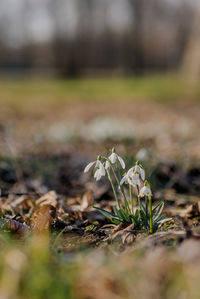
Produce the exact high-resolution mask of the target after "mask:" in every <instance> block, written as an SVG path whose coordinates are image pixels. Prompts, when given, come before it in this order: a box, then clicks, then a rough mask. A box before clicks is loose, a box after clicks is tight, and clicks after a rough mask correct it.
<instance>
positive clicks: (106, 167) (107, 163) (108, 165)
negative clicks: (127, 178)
mask: <svg viewBox="0 0 200 299" xmlns="http://www.w3.org/2000/svg"><path fill="white" fill-rule="evenodd" d="M109 167H110V162H108V161H106V165H105V169H108V168H109Z"/></svg>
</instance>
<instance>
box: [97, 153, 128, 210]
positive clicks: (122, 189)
mask: <svg viewBox="0 0 200 299" xmlns="http://www.w3.org/2000/svg"><path fill="white" fill-rule="evenodd" d="M103 158H104V159H106V160H107V161H108V162H109V163H110V168H111V169H112V172H113V174H114V177H115V179H116V182H117V184H118V186H119V187H120V191H121V193H122V195H123V198H124V205H125V209H126V212H127V214H130V213H131V211H130V208H129V205H128V201H127V199H126V195H125V193H124V188H123V186H120V181H119V179H118V177H117V175H116V173H115V170H114V167H113V166H112V163H111V161H110V159H108V158H106V157H103ZM109 174H110V170H109ZM110 177H111V174H110Z"/></svg>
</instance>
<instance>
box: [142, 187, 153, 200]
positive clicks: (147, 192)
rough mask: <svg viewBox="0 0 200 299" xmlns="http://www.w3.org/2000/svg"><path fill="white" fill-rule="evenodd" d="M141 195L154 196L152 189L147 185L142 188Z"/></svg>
mask: <svg viewBox="0 0 200 299" xmlns="http://www.w3.org/2000/svg"><path fill="white" fill-rule="evenodd" d="M139 196H140V197H144V196H152V192H151V189H150V188H149V187H147V186H144V187H142V189H141V190H140V193H139Z"/></svg>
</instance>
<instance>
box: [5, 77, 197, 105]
mask: <svg viewBox="0 0 200 299" xmlns="http://www.w3.org/2000/svg"><path fill="white" fill-rule="evenodd" d="M0 90H1V95H0V102H1V104H4V105H19V104H20V103H23V104H26V103H30V102H32V103H33V102H34V103H38V102H41V101H42V102H51V101H53V102H55V101H68V100H70V101H71V100H90V101H91V100H92V101H93V100H105V101H106V100H108V99H109V100H133V99H148V100H156V101H161V102H162V101H174V100H183V99H186V100H191V99H194V100H196V99H199V98H200V87H199V85H197V84H195V85H194V84H193V85H191V84H189V83H188V82H187V81H186V80H184V79H183V78H181V77H179V76H177V75H175V74H164V75H163V74H160V75H153V76H152V75H151V76H143V77H127V78H96V79H89V78H85V79H66V80H64V79H43V78H41V79H27V78H23V79H22V78H21V79H17V80H16V79H15V80H14V79H13V80H12V79H2V80H0Z"/></svg>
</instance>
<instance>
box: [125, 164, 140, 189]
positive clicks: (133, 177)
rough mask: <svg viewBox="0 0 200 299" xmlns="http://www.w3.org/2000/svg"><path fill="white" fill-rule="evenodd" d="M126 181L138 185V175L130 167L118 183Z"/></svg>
mask: <svg viewBox="0 0 200 299" xmlns="http://www.w3.org/2000/svg"><path fill="white" fill-rule="evenodd" d="M124 183H128V184H129V185H132V186H137V185H138V186H139V185H140V177H139V175H138V174H137V173H134V172H133V170H132V168H130V169H129V170H128V172H127V174H126V175H125V176H124V177H123V178H122V179H121V182H120V185H122V184H124Z"/></svg>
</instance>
